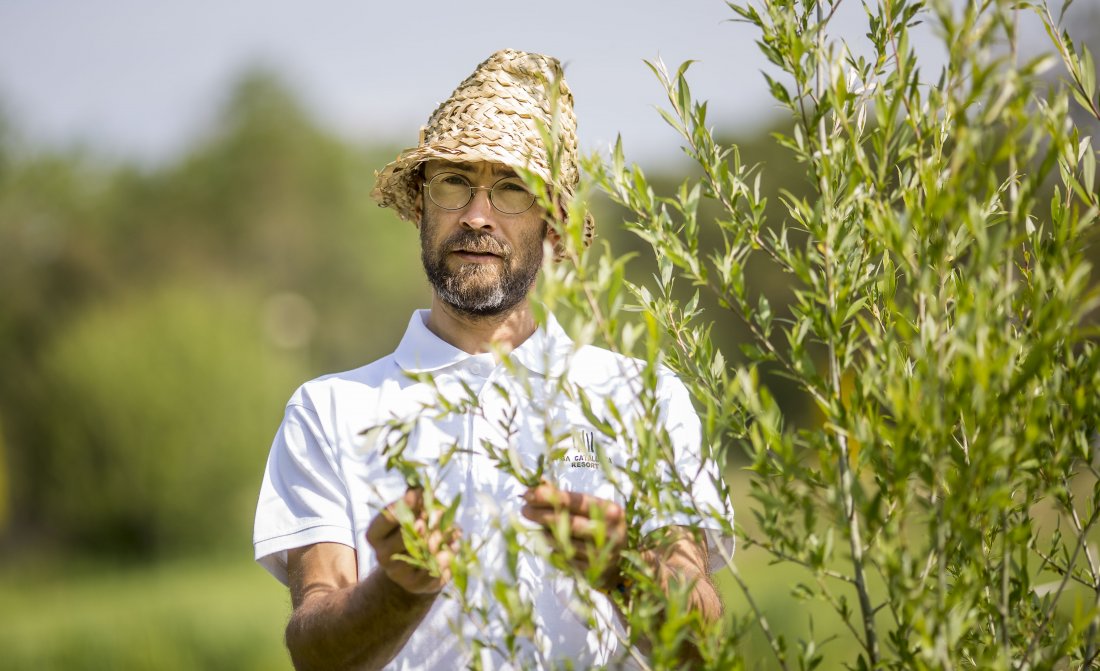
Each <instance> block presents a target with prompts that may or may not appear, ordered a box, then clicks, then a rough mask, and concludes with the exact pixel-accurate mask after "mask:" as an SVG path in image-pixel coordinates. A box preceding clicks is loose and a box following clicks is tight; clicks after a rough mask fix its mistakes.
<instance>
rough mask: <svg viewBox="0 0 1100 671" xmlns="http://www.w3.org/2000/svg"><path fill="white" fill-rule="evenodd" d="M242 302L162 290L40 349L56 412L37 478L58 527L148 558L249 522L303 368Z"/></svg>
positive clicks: (93, 316)
mask: <svg viewBox="0 0 1100 671" xmlns="http://www.w3.org/2000/svg"><path fill="white" fill-rule="evenodd" d="M215 291H216V292H217V294H215V293H214V292H215ZM249 299H250V297H249V296H247V295H238V294H235V292H232V291H227V289H226V288H225V287H218V288H216V289H215V288H210V289H208V290H207V291H206V292H200V291H196V290H194V289H187V290H181V289H176V288H170V287H169V288H164V289H161V290H160V291H159V292H156V293H151V294H149V295H144V296H142V297H140V298H138V299H136V300H134V301H132V302H130V303H128V304H121V305H112V306H110V307H106V308H102V309H99V310H93V311H90V312H89V313H88V314H86V315H85V316H83V317H82V318H80V319H79V320H77V322H76V323H75V324H74V325H73V326H72V327H71V328H70V329H68V330H67V331H66V333H65V334H64V335H63V336H62V337H60V338H58V340H57V341H56V342H55V343H54V345H53V347H52V348H50V350H49V351H47V352H46V353H45V354H44V356H43V369H42V372H43V374H44V376H45V378H46V380H47V383H46V390H45V396H44V399H48V402H49V403H51V404H56V407H58V408H63V409H64V411H63V412H59V413H57V414H55V415H54V416H53V417H52V420H51V421H50V423H49V424H48V425H47V426H46V427H45V435H43V436H42V438H43V440H44V441H45V442H46V443H47V444H48V445H51V446H52V448H53V449H52V450H51V451H50V453H49V455H48V456H47V458H46V459H45V460H44V461H45V464H44V465H45V468H44V472H43V473H42V474H40V477H42V478H43V479H44V480H45V481H46V482H47V483H48V485H49V489H50V492H51V495H50V496H49V497H48V498H47V499H46V500H45V502H44V504H45V505H46V506H47V509H46V511H45V512H46V515H47V518H48V519H51V520H54V521H55V524H56V525H57V527H58V530H59V531H60V532H61V533H62V534H63V535H64V536H66V537H68V538H70V539H74V540H76V541H78V542H79V544H80V545H83V546H85V547H92V548H98V549H100V550H109V549H111V548H116V547H120V546H121V547H130V548H133V549H135V550H139V551H143V552H146V553H148V552H152V551H167V550H173V551H178V550H188V549H192V548H195V547H203V546H207V547H208V546H209V545H211V544H217V543H224V542H226V541H231V540H233V539H235V538H239V537H240V534H241V530H242V529H247V528H248V526H249V525H250V523H251V515H250V514H249V512H250V509H251V508H252V505H253V503H254V499H255V485H254V482H255V480H256V476H255V472H256V464H257V463H263V456H264V454H265V447H266V446H265V444H264V442H263V438H262V437H263V436H265V435H266V434H268V433H270V431H271V429H270V427H271V426H272V425H273V424H274V423H276V422H277V421H278V419H279V414H278V408H279V407H280V404H281V403H282V402H283V401H284V400H285V398H284V397H285V396H286V395H287V390H288V389H291V388H292V387H293V385H294V384H295V382H296V381H297V380H298V379H299V378H300V376H301V374H302V372H301V369H300V367H298V366H295V365H293V362H292V360H290V359H288V358H287V357H286V356H285V354H283V353H281V352H279V351H278V350H277V349H275V348H273V347H270V346H268V347H264V346H257V343H258V342H262V338H261V332H260V331H261V324H262V322H261V320H260V318H259V315H257V314H255V311H256V309H257V308H256V307H254V305H255V303H256V302H255V301H252V300H249ZM242 380H247V381H249V383H248V384H242ZM215 502H216V503H215Z"/></svg>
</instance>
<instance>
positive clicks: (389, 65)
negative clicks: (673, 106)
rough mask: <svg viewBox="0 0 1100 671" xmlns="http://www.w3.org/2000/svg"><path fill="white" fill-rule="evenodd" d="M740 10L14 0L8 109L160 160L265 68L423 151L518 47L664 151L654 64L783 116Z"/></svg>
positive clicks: (4, 103) (638, 0) (608, 131)
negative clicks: (447, 108) (486, 65)
mask: <svg viewBox="0 0 1100 671" xmlns="http://www.w3.org/2000/svg"><path fill="white" fill-rule="evenodd" d="M733 17H734V14H733V13H732V11H730V10H729V9H728V8H727V7H726V4H725V2H724V1H723V0H675V1H674V0H603V1H601V0H556V1H553V2H541V3H525V2H517V1H515V0H513V1H512V2H503V1H501V0H482V1H480V2H476V3H460V2H440V1H438V0H416V1H408V0H406V1H404V2H401V1H399V2H387V3H382V2H377V1H373V0H316V1H314V2H310V3H305V2H301V1H299V0H233V1H231V2H225V1H224V0H217V1H215V0H159V1H157V2H150V1H149V0H111V1H109V0H0V111H2V112H3V114H4V116H5V117H6V118H7V120H8V121H9V123H11V124H13V125H14V126H15V128H16V129H17V131H18V132H19V133H21V134H22V136H24V137H26V138H29V140H30V141H31V142H34V143H45V144H50V145H61V146H64V145H70V144H79V145H86V146H89V147H91V148H93V149H94V150H96V151H98V152H101V153H105V154H108V155H116V156H120V157H130V158H136V159H139V160H146V161H158V160H163V159H166V158H170V157H171V156H174V155H175V154H177V153H178V152H179V151H181V150H184V149H185V148H186V147H187V146H188V143H189V142H190V141H192V140H193V139H194V138H195V137H196V136H198V135H200V134H201V133H202V131H203V129H204V128H207V127H209V126H210V124H211V123H212V120H213V119H214V118H215V116H216V115H217V113H218V110H219V109H220V105H221V104H222V102H223V101H224V99H225V98H226V96H227V95H228V92H229V90H230V88H231V86H232V84H233V82H234V81H235V80H236V79H237V78H238V77H239V76H240V75H241V73H242V72H243V71H244V70H245V69H246V68H249V67H253V66H264V67H268V68H271V69H274V70H275V71H276V72H278V73H280V74H281V76H282V77H283V78H284V79H285V81H286V82H287V83H288V84H289V85H290V86H291V88H292V90H293V91H295V92H296V94H297V95H299V96H300V97H301V99H302V100H303V102H304V103H305V104H306V106H307V108H308V109H309V110H310V111H311V112H312V113H313V115H314V117H315V118H316V119H317V120H318V121H319V122H320V123H322V124H323V125H324V126H326V127H328V128H330V129H332V130H333V131H335V132H337V133H339V134H341V135H342V136H344V137H347V138H348V139H350V140H354V141H360V142H369V141H371V140H378V141H383V142H389V143H397V144H401V145H409V144H414V143H415V139H416V133H417V129H418V128H419V127H420V126H421V124H423V123H424V122H425V121H426V120H427V117H428V115H429V114H430V113H431V111H432V109H433V108H434V107H435V106H436V104H438V103H439V102H440V101H442V100H444V99H445V98H446V97H447V96H448V95H449V94H450V92H451V91H452V90H453V89H454V87H455V86H456V85H457V84H458V83H459V82H460V81H461V80H462V79H464V78H465V77H466V76H467V75H468V74H470V72H472V71H473V68H474V67H475V66H476V65H477V64H478V63H479V62H481V61H482V60H484V58H485V57H487V56H488V55H489V54H490V53H492V52H493V51H496V50H497V49H501V48H515V49H522V50H526V51H537V52H542V53H547V54H550V55H553V56H556V57H558V58H559V59H561V60H562V61H563V63H564V64H565V67H566V79H567V81H568V82H569V85H570V87H571V88H572V89H573V93H574V97H575V100H576V112H577V117H578V119H579V131H578V132H579V135H580V142H581V147H582V149H583V150H585V151H592V150H600V149H605V148H606V147H608V146H609V145H610V144H611V143H612V142H613V141H614V140H615V137H616V135H619V134H621V135H622V137H623V142H624V146H625V147H626V150H627V153H628V156H632V157H634V158H635V159H641V160H646V159H651V160H652V159H655V158H659V157H661V156H665V155H667V152H669V151H672V152H676V151H677V150H676V147H677V146H678V140H677V137H676V135H675V133H674V131H672V130H671V129H670V128H668V127H667V126H666V125H665V123H664V122H663V121H662V120H661V119H660V117H659V115H658V113H657V112H656V111H655V109H654V107H655V106H658V105H661V104H662V102H663V95H664V94H663V91H662V90H661V89H660V87H659V85H658V84H657V81H656V79H655V78H654V77H653V75H652V74H651V73H650V71H649V69H648V68H647V67H646V66H645V64H644V62H643V61H644V60H654V59H657V58H660V59H662V60H663V61H664V62H665V63H667V64H668V65H669V67H670V68H675V67H676V66H677V65H678V64H679V63H680V62H682V61H684V60H687V59H694V60H697V61H698V63H696V64H695V65H693V66H692V69H691V70H690V81H691V84H692V90H693V93H695V94H696V96H697V97H699V98H702V99H707V100H709V101H710V106H709V110H710V112H711V115H710V118H712V119H714V121H715V123H717V124H719V125H721V126H723V127H725V128H730V129H733V130H744V131H749V130H751V129H753V128H756V127H759V126H760V125H762V124H764V123H765V122H766V121H768V120H769V119H771V118H773V116H774V115H775V114H778V113H779V110H778V108H777V106H776V105H775V103H774V102H772V101H771V100H770V98H769V96H768V92H767V88H766V86H765V83H764V79H763V77H762V76H761V74H760V72H761V70H762V69H764V68H766V67H767V64H766V62H765V61H764V59H763V57H762V56H761V55H760V53H759V51H758V49H757V47H756V45H755V44H754V41H753V40H754V34H753V32H752V28H751V26H748V25H745V24H742V23H736V22H732V21H730V19H732V18H733ZM862 22H863V19H862V9H861V3H859V2H855V0H852V1H849V2H847V3H844V4H843V5H842V9H841V11H840V12H839V14H838V16H837V19H836V21H835V23H836V25H837V28H838V32H839V33H840V34H841V35H842V36H847V37H850V38H858V36H859V35H860V34H861V33H862V32H863V31H864V30H865V29H864V28H863V26H862ZM923 35H924V38H923V39H926V41H927V44H926V45H925V46H926V47H927V49H928V50H932V49H934V47H932V46H931V45H932V33H931V30H930V29H929V30H927V31H925V32H924V33H923ZM918 47H921V44H920V43H919V42H918ZM922 48H923V47H922Z"/></svg>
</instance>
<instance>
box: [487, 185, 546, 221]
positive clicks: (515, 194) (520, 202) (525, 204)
mask: <svg viewBox="0 0 1100 671" xmlns="http://www.w3.org/2000/svg"><path fill="white" fill-rule="evenodd" d="M489 195H490V196H491V199H492V201H493V206H494V207H496V208H497V209H498V210H500V211H501V212H503V213H505V214H519V213H520V212H526V211H527V210H528V208H530V207H531V204H532V203H534V202H535V194H533V193H531V192H530V191H528V190H527V186H526V185H525V184H524V183H523V180H521V179H520V178H518V177H506V178H504V179H502V180H500V181H499V182H497V183H496V184H494V185H493V190H492V191H491V192H490V193H489Z"/></svg>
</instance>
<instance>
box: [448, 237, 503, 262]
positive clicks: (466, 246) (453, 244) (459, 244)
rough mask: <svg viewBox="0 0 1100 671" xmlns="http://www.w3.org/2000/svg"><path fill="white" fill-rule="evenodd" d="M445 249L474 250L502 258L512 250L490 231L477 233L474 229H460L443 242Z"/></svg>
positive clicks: (449, 250) (450, 250)
mask: <svg viewBox="0 0 1100 671" xmlns="http://www.w3.org/2000/svg"><path fill="white" fill-rule="evenodd" d="M443 249H444V250H446V251H447V252H454V251H458V250H462V251H466V252H474V253H475V254H495V255H497V256H500V257H502V258H508V257H509V256H511V254H512V250H511V248H510V247H508V245H507V244H505V243H503V242H501V241H500V240H497V239H496V238H494V237H493V236H492V235H490V234H488V233H475V232H473V231H459V232H458V233H455V234H454V235H452V236H451V237H449V238H447V240H446V241H445V242H444V243H443Z"/></svg>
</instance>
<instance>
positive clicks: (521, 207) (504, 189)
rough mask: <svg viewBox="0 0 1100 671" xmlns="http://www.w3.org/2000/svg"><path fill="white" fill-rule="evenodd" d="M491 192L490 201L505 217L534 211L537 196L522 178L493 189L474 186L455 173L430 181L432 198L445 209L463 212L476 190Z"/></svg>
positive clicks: (507, 179) (508, 179)
mask: <svg viewBox="0 0 1100 671" xmlns="http://www.w3.org/2000/svg"><path fill="white" fill-rule="evenodd" d="M478 189H481V190H484V191H488V192H489V202H490V203H492V204H493V207H495V208H496V209H497V210H499V211H500V212H503V213H504V214H520V213H522V212H526V211H527V210H529V209H531V205H533V204H534V202H535V194H533V193H531V192H530V191H528V190H527V186H526V185H525V184H524V183H523V180H522V179H520V178H519V177H504V178H503V179H499V180H497V182H496V183H495V184H493V185H492V186H474V185H472V184H470V180H468V179H466V178H465V177H463V176H462V175H459V174H458V173H454V172H441V173H439V174H438V175H435V176H434V177H432V178H431V179H430V180H428V197H429V198H431V199H432V202H433V203H435V204H436V205H438V206H439V207H441V208H443V209H444V210H461V209H462V208H464V207H466V206H467V205H469V204H470V201H471V200H473V199H474V191H476V190H478Z"/></svg>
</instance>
